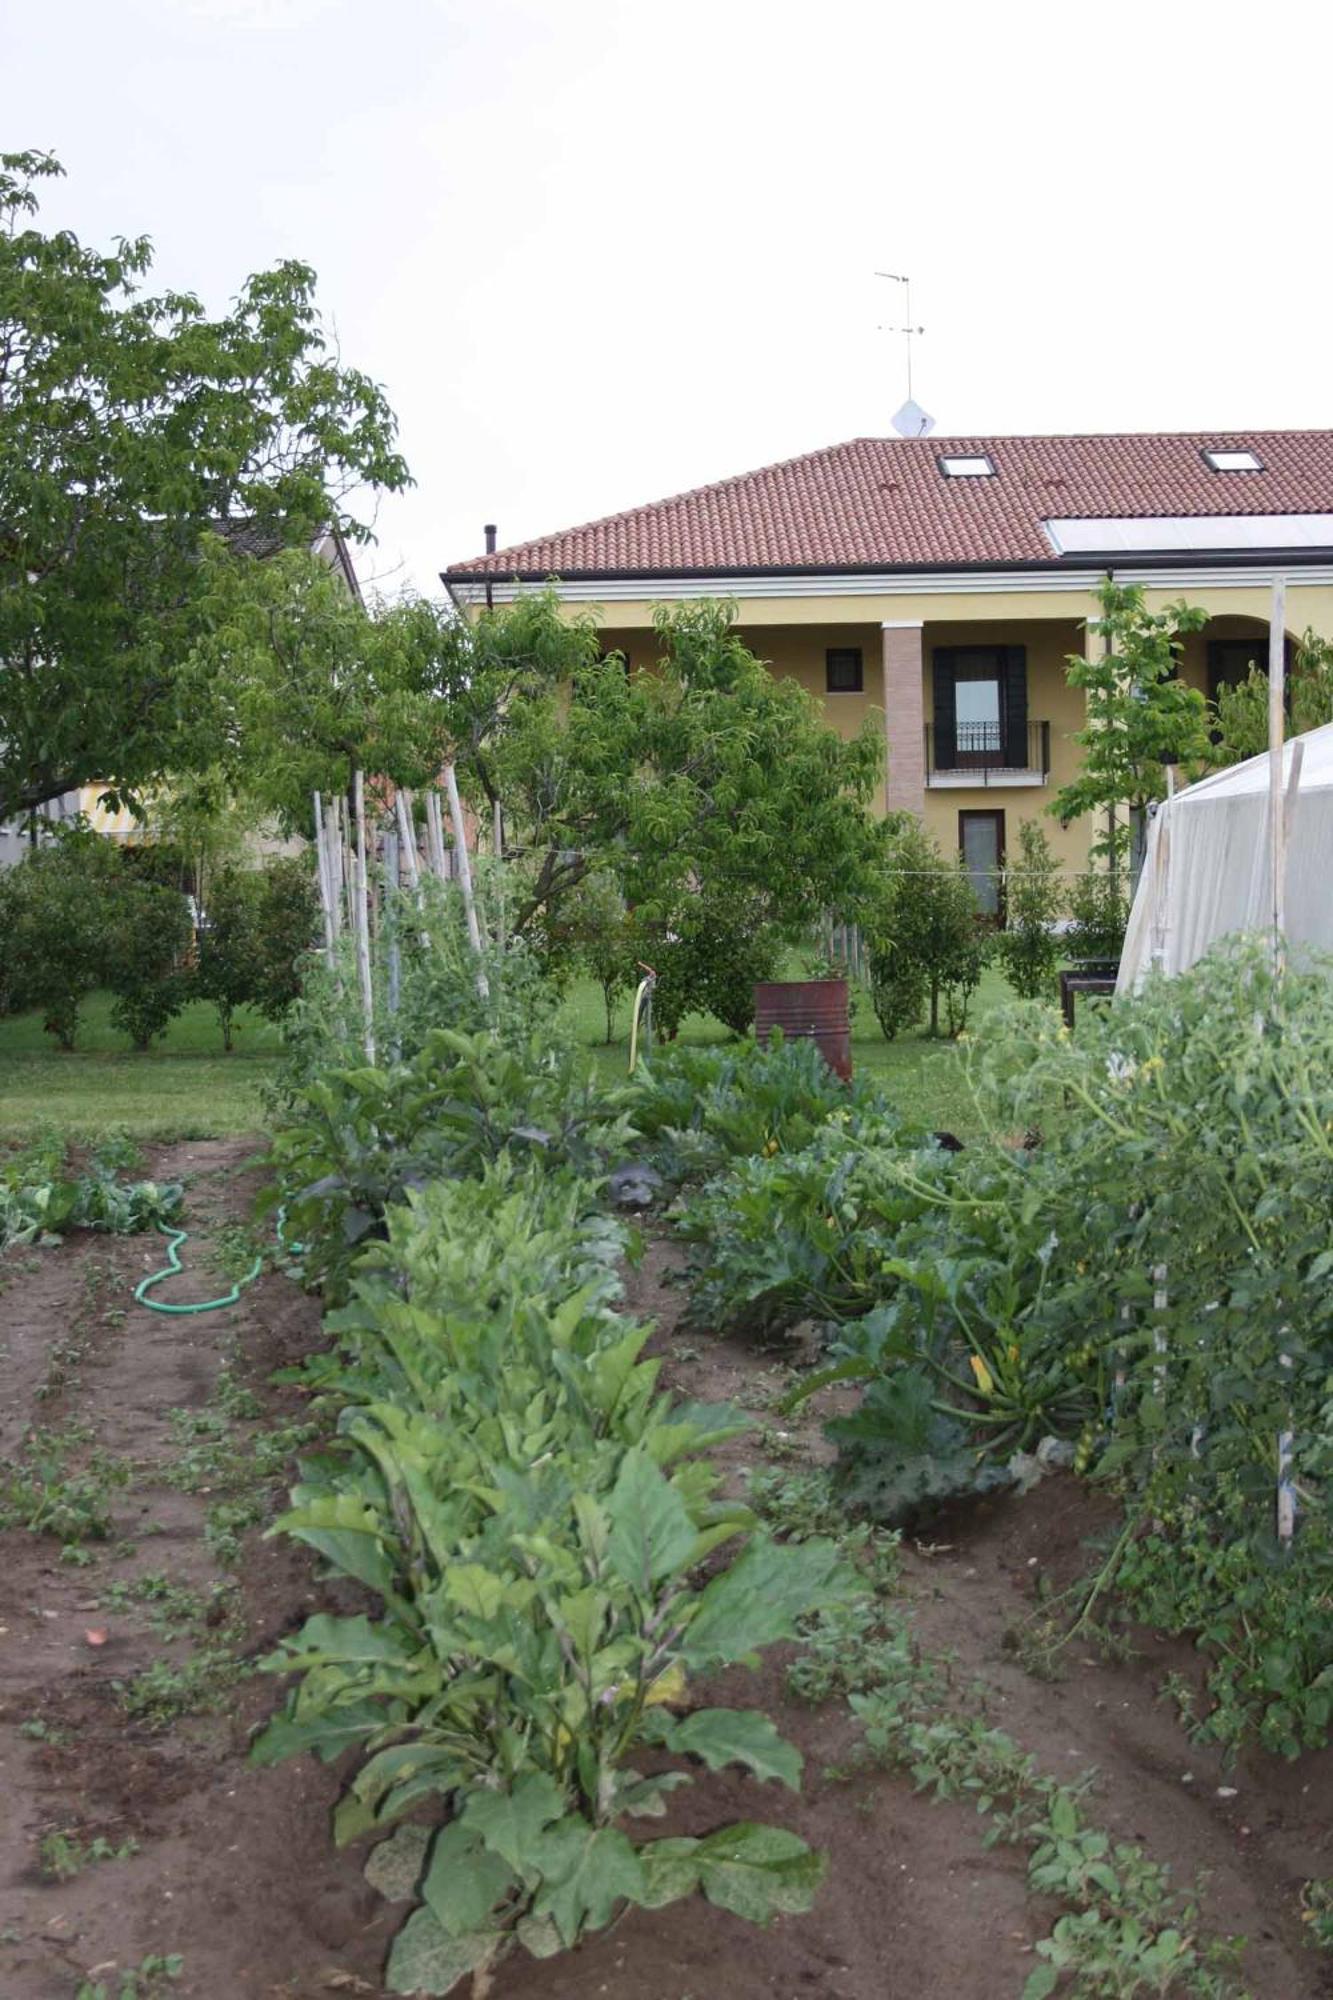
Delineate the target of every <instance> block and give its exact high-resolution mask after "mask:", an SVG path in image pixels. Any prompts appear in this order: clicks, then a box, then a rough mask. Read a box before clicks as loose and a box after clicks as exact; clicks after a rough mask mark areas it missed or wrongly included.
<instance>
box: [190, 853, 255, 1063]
mask: <svg viewBox="0 0 1333 2000" xmlns="http://www.w3.org/2000/svg"><path fill="white" fill-rule="evenodd" d="M255 882H256V878H255V876H254V875H253V874H251V873H247V872H246V871H245V870H243V869H240V868H223V869H218V870H217V871H216V872H215V873H214V875H213V877H212V880H211V882H210V884H209V889H208V903H207V908H206V912H205V922H204V925H203V927H202V929H201V931H200V934H199V959H198V963H197V965H196V967H195V973H194V990H195V992H196V993H197V994H198V995H199V997H200V999H202V1000H211V1001H212V1002H213V1005H214V1007H215V1008H216V1009H217V1017H218V1026H219V1027H220V1028H221V1030H222V1046H223V1048H224V1049H225V1050H226V1051H227V1053H228V1054H230V1053H231V1050H232V1047H233V1045H234V1041H235V1025H234V1017H235V1013H236V1009H237V1008H238V1007H242V1006H244V1005H246V1004H247V1003H248V1002H249V1001H251V1000H253V999H254V997H255V974H254V956H255V918H256V908H255V906H256V895H255Z"/></svg>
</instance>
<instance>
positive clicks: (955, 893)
mask: <svg viewBox="0 0 1333 2000" xmlns="http://www.w3.org/2000/svg"><path fill="white" fill-rule="evenodd" d="M862 929H863V931H864V932H865V937H866V945H867V948H868V952H869V962H870V991H871V998H872V1001H873V1004H874V1008H875V1017H876V1019H877V1020H878V1022H879V1024H880V1027H881V1028H882V1029H883V1030H884V1033H885V1035H886V1036H887V1037H888V1038H889V1040H890V1041H892V1039H893V1038H894V1036H895V1035H897V1034H899V1033H900V1032H901V1031H902V1030H903V1029H904V1028H908V1027H911V1026H912V1025H914V1023H915V1022H917V1021H919V1020H920V1018H921V1015H922V1014H923V1012H925V1011H926V1009H927V1006H928V1007H929V1021H930V1033H931V1034H932V1035H937V1034H938V1033H939V1031H940V1017H941V1002H943V1009H944V1019H945V1024H946V1027H947V1031H948V1033H949V1034H950V1035H957V1034H959V1033H961V1031H962V1029H963V1027H964V1026H965V1025H966V1022H967V1008H968V1002H969V1000H970V998H971V996H972V994H973V993H974V992H975V991H976V988H977V985H978V983H979V981H980V979H981V974H982V970H983V968H984V966H985V962H986V954H987V949H988V942H987V938H986V935H985V933H984V932H983V931H982V929H981V924H980V917H979V913H978V910H977V899H976V896H975V894H974V892H973V889H972V885H971V883H970V882H969V881H968V878H967V876H966V874H965V873H964V872H963V867H962V864H961V862H960V861H958V860H953V861H946V860H945V858H944V856H943V855H942V854H941V853H940V851H939V848H938V847H937V846H936V844H935V842H934V841H933V840H932V839H931V837H930V835H929V834H928V833H927V832H926V831H925V829H924V827H922V826H921V825H920V824H919V823H918V821H916V820H915V819H912V818H910V817H909V816H906V815H905V816H904V817H903V818H902V819H901V820H900V821H899V822H898V823H897V824H896V825H895V826H892V827H891V828H890V829H889V831H888V835H887V848H886V854H885V865H884V873H883V875H882V877H881V879H880V882H879V884H878V887H877V889H876V890H875V891H874V892H872V894H871V895H870V897H869V898H868V902H867V907H866V909H865V910H864V912H863V915H862Z"/></svg>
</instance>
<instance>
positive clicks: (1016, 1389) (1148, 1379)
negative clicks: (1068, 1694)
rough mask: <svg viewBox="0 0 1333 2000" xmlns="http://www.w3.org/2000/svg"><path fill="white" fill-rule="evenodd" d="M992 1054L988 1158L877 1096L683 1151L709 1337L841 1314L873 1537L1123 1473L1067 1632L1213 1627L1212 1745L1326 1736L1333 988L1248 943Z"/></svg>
mask: <svg viewBox="0 0 1333 2000" xmlns="http://www.w3.org/2000/svg"><path fill="white" fill-rule="evenodd" d="M964 1056H965V1060H966V1063H967V1067H968V1073H969V1076H970V1079H971V1082H972V1086H973V1089H974V1094H975V1097H976V1103H977V1118H978V1122H979V1125H980V1126H981V1127H982V1136H980V1137H979V1138H978V1139H977V1140H975V1141H970V1142H969V1143H968V1145H967V1146H966V1147H965V1148H963V1149H962V1150H960V1151H958V1150H952V1149H948V1148H945V1147H943V1146H941V1145H940V1144H939V1143H938V1141H937V1140H936V1138H935V1137H934V1136H933V1135H931V1134H929V1133H925V1132H922V1131H918V1130H913V1129H909V1128H907V1127H904V1126H903V1124H902V1123H901V1121H900V1120H898V1119H897V1118H896V1117H895V1116H894V1114H893V1113H892V1112H891V1111H890V1110H889V1109H888V1108H887V1107H886V1106H884V1105H883V1104H881V1103H877V1102H875V1101H874V1100H873V1099H872V1098H868V1097H865V1096H861V1097H852V1098H847V1099H844V1100H843V1101H842V1103H841V1104H838V1105H835V1106H833V1107H832V1108H831V1109H829V1111H828V1112H827V1115H825V1116H824V1117H823V1118H822V1119H821V1120H819V1121H818V1122H817V1124H816V1126H815V1128H814V1129H813V1130H812V1131H810V1132H809V1133H808V1134H806V1133H804V1132H801V1131H798V1130H795V1128H793V1132H792V1134H791V1135H790V1137H789V1136H788V1135H786V1134H783V1133H779V1132H777V1131H776V1130H775V1131H774V1132H773V1133H770V1134H769V1135H768V1137H767V1138H766V1139H765V1140H764V1141H762V1142H761V1143H759V1144H747V1145H746V1146H745V1147H744V1148H743V1149H742V1150H741V1151H740V1152H739V1154H738V1155H737V1156H736V1157H734V1158H731V1159H729V1160H725V1161H724V1160H721V1159H720V1157H719V1158H715V1159H713V1160H711V1161H710V1160H708V1159H706V1158H699V1159H691V1158H690V1157H689V1148H690V1146H691V1145H693V1144H696V1141H695V1140H694V1139H689V1138H687V1139H686V1141H685V1142H684V1152H683V1154H682V1157H681V1158H680V1159H679V1160H678V1162H677V1168H678V1171H680V1172H682V1173H683V1174H684V1176H685V1178H686V1179H687V1180H688V1179H690V1178H691V1177H692V1179H693V1185H691V1186H690V1187H689V1188H688V1189H687V1192H686V1197H685V1200H684V1202H683V1206H682V1210H681V1213H680V1216H679V1227H680V1229H681V1231H682V1233H683V1234H684V1236H685V1237H686V1239H687V1240H688V1242H689V1245H690V1251H689V1257H690V1273H689V1281H690V1287H691V1311H692V1313H693V1316H694V1318H695V1319H696V1320H697V1321H698V1323H699V1324H700V1325H701V1326H713V1327H718V1326H722V1327H735V1326H738V1325H745V1324H750V1325H758V1326H762V1327H764V1328H765V1329H767V1330H769V1331H773V1330H776V1329H780V1328H783V1327H790V1326H792V1325H794V1324H795V1323H797V1322H799V1321H807V1320H809V1321H814V1322H815V1323H816V1324H817V1325H818V1326H820V1327H821V1329H822V1334H823V1340H824V1346H825V1360H826V1366H825V1367H823V1368H821V1369H818V1370H817V1371H816V1372H815V1373H814V1374H812V1375H811V1376H810V1377H808V1378H807V1379H806V1380H805V1381H804V1382H803V1383H802V1384H801V1385H800V1387H799V1388H798V1389H797V1390H796V1391H795V1392H794V1394H795V1396H796V1397H798V1398H799V1397H801V1396H803V1395H808V1394H810V1393H813V1392H814V1391H815V1390H817V1389H819V1388H821V1387H823V1386H826V1385H827V1384H829V1383H830V1382H833V1381H840V1382H844V1383H847V1382H859V1383H861V1384H862V1385H863V1387H862V1393H861V1397H860V1400H859V1403H858V1405H857V1407H856V1408H855V1409H854V1410H853V1411H852V1412H851V1413H850V1414H847V1415H843V1416H841V1417H839V1418H836V1419H834V1420H832V1421H830V1423H829V1424H828V1430H829V1433H830V1435H831V1436H832V1437H833V1439H834V1440H835V1442H836V1444H837V1446H838V1451H839V1461H838V1469H839V1480H840V1490H841V1492H842V1494H843V1497H844V1500H845V1502H846V1504H847V1505H848V1506H849V1508H852V1509H854V1510H861V1511H864V1512H865V1513H867V1514H868V1515H870V1516H871V1517H873V1518H878V1519H882V1520H890V1521H895V1520H903V1519H906V1518H910V1517H911V1516H912V1515H913V1514H914V1513H915V1514H919V1513H920V1512H921V1510H923V1509H924V1508H927V1507H929V1506H931V1505H934V1504H936V1503H938V1502H940V1501H942V1500H946V1499H956V1498H959V1497H961V1496H965V1495H967V1494H969V1493H973V1492H977V1491H981V1490H985V1489H986V1488H990V1487H1003V1486H1022V1485H1024V1484H1026V1483H1027V1482H1029V1481H1030V1480H1031V1479H1033V1478H1035V1477H1037V1476H1040V1474H1041V1472H1042V1471H1043V1470H1044V1469H1045V1468H1046V1467H1047V1466H1049V1465H1050V1464H1051V1463H1053V1462H1054V1463H1056V1464H1067V1465H1072V1467H1073V1469H1074V1470H1075V1472H1077V1473H1079V1474H1081V1475H1083V1476H1086V1477H1087V1478H1088V1479H1090V1480H1094V1481H1096V1482H1097V1483H1098V1485H1099V1486H1100V1487H1101V1488H1102V1489H1103V1490H1104V1491H1106V1492H1107V1493H1108V1494H1110V1495H1112V1496H1114V1498H1115V1499H1116V1500H1117V1501H1118V1502H1119V1504H1120V1506H1121V1508H1122V1510H1123V1513H1122V1527H1121V1529H1120V1531H1119V1533H1118V1534H1117V1535H1116V1536H1115V1538H1114V1540H1113V1542H1112V1544H1111V1546H1110V1547H1109V1549H1108V1551H1107V1552H1106V1555H1105V1559H1104V1560H1103V1561H1102V1562H1101V1563H1100V1564H1099V1566H1098V1568H1097V1571H1096V1574H1095V1575H1093V1576H1091V1577H1089V1578H1088V1580H1087V1582H1086V1585H1085V1586H1084V1587H1083V1588H1082V1590H1081V1593H1080V1594H1079V1595H1078V1596H1077V1597H1076V1599H1075V1601H1074V1602H1073V1603H1072V1604H1071V1606H1070V1607H1069V1608H1068V1622H1067V1623H1066V1624H1064V1625H1059V1624H1057V1623H1054V1622H1049V1621H1048V1629H1047V1631H1046V1633H1045V1634H1044V1635H1043V1643H1044V1644H1046V1645H1047V1647H1048V1648H1054V1649H1055V1650H1058V1648H1059V1645H1060V1643H1061V1641H1062V1639H1063V1638H1064V1637H1065V1636H1067V1634H1068V1633H1069V1632H1070V1631H1072V1630H1073V1629H1086V1626H1087V1623H1088V1621H1089V1620H1090V1619H1091V1618H1092V1616H1093V1614H1094V1612H1096V1614H1097V1615H1098V1616H1101V1615H1102V1614H1103V1613H1104V1611H1105V1608H1106V1606H1108V1605H1110V1604H1117V1605H1119V1606H1120V1607H1121V1608H1122V1610H1123V1612H1124V1613H1126V1614H1133V1615H1135V1616H1137V1617H1138V1618H1139V1619H1141V1620H1143V1621H1145V1622H1147V1623H1150V1624H1151V1625H1153V1626H1154V1627H1156V1628H1158V1629H1162V1630H1166V1631H1169V1632H1172V1633H1184V1634H1188V1635H1191V1636H1192V1637H1194V1638H1195V1639H1196V1640H1197V1642H1198V1645H1199V1649H1200V1653H1201V1674H1202V1686H1201V1687H1199V1688H1190V1687H1186V1686H1184V1685H1183V1684H1182V1685H1181V1686H1180V1687H1179V1689H1178V1693H1179V1695H1180V1698H1181V1701H1182V1706H1183V1708H1184V1709H1185V1711H1186V1712H1185V1719H1186V1721H1187V1722H1188V1723H1189V1724H1190V1726H1191V1727H1193V1728H1194V1729H1196V1730H1197V1731H1198V1732H1199V1733H1200V1734H1201V1735H1203V1736H1204V1737H1206V1738H1210V1739H1213V1740H1215V1741H1218V1742H1219V1743H1221V1744H1223V1745H1224V1746H1226V1747H1227V1748H1228V1749H1233V1750H1234V1749H1235V1748H1236V1747H1238V1746H1239V1745H1240V1744H1241V1743H1242V1742H1243V1741H1244V1740H1245V1739H1246V1738H1247V1737H1248V1736H1250V1735H1251V1734H1257V1736H1258V1738H1259V1740H1260V1741H1261V1742H1262V1743H1263V1744H1264V1745H1265V1746H1266V1747H1268V1748H1270V1749H1272V1750H1275V1751H1278V1752H1281V1753H1283V1754H1285V1755H1288V1756H1294V1755H1296V1754H1297V1753H1298V1752H1299V1751H1300V1750H1302V1749H1303V1748H1306V1747H1310V1746H1315V1745H1319V1744H1322V1743H1324V1742H1326V1741H1327V1740H1328V1737H1329V1734H1330V1724H1331V1723H1333V1665H1331V1664H1330V1662H1333V1519H1331V1516H1330V1493H1331V1492H1333V1483H1331V1482H1333V1286H1330V1283H1329V1277H1330V1274H1331V1273H1333V1247H1331V1246H1330V1228H1329V1215H1330V1213H1331V1212H1333V1063H1331V1062H1330V1057H1331V1056H1333V981H1331V980H1330V977H1329V968H1328V967H1326V966H1321V967H1315V968H1307V969H1305V970H1289V971H1287V972H1285V973H1284V974H1281V975H1275V974H1274V972H1273V970H1272V968H1271V966H1270V965H1269V964H1268V962H1267V960H1266V958H1265V956H1264V955H1263V954H1262V953H1261V952H1256V951H1248V950H1245V949H1240V948H1236V949H1230V950H1224V951H1222V952H1221V953H1219V954H1218V955H1216V956H1215V957H1213V958H1212V959H1210V960H1208V961H1205V962H1204V963H1203V964H1202V965H1201V966H1200V967H1198V968H1197V969H1196V970H1195V971H1194V972H1193V973H1191V974H1190V975H1188V976H1187V977H1185V978H1182V979H1178V980H1174V981H1171V982H1165V981H1163V982H1158V983H1154V984H1152V985H1150V986H1149V987H1148V988H1147V989H1146V990H1145V991H1144V993H1143V994H1141V995H1140V996H1139V997H1138V998H1137V999H1134V1000H1132V1001H1122V1002H1120V1003H1118V1004H1117V1005H1116V1006H1115V1007H1114V1008H1113V1009H1108V1010H1106V1011H1104V1012H1102V1013H1090V1014H1089V1015H1088V1016H1087V1017H1086V1019H1085V1020H1083V1021H1081V1022H1080V1026H1079V1033H1078V1037H1077V1039H1076V1040H1075V1039H1072V1038H1071V1037H1070V1036H1069V1035H1068V1033H1067V1032H1066V1031H1065V1030H1064V1029H1063V1027H1062V1026H1060V1025H1059V1024H1058V1022H1057V1020H1056V1019H1055V1018H1054V1016H1053V1015H1052V1013H1051V1012H1050V1011H1049V1010H1047V1009H1045V1008H1041V1007H1035V1006H1034V1007H1026V1008H1023V1007H1019V1008H1014V1009H1011V1010H1010V1011H1009V1012H1008V1013H1007V1014H1005V1015H1003V1016H1001V1017H999V1018H998V1019H997V1020H996V1021H995V1023H994V1024H993V1025H992V1026H988V1029H987V1032H986V1034H985V1035H984V1037H983V1038H981V1039H979V1040H978V1041H975V1042H972V1043H969V1044H966V1045H965V1050H964ZM706 1095H707V1092H706V1090H705V1092H704V1096H705V1097H706ZM707 1123H708V1113H707V1111H706V1110H701V1111H698V1112H697V1113H696V1115H695V1123H694V1129H695V1130H696V1131H697V1130H700V1129H703V1130H706V1128H707ZM700 1169H702V1171H699V1170H700Z"/></svg>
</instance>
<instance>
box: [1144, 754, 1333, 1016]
mask: <svg viewBox="0 0 1333 2000" xmlns="http://www.w3.org/2000/svg"><path fill="white" fill-rule="evenodd" d="M1282 757H1283V764H1282V782H1283V797H1284V800H1285V815H1279V817H1283V816H1285V820H1286V842H1285V846H1286V898H1285V921H1284V924H1283V929H1284V932H1285V935H1286V939H1287V943H1288V945H1289V946H1295V947H1299V946H1301V945H1306V946H1310V947H1312V948H1314V949H1317V950H1320V951H1327V952H1333V723H1327V724H1326V725H1325V726H1324V727H1323V728H1322V729H1311V730H1308V731H1307V732H1306V734H1305V735H1304V736H1296V737H1293V738H1292V740H1291V741H1290V742H1289V743H1286V744H1284V746H1283V752H1282ZM1269 778H1270V765H1269V755H1268V752H1267V751H1264V752H1263V753H1262V754H1261V755H1260V756H1258V757H1251V758H1249V759H1248V760H1247V761H1246V762H1245V763H1244V764H1233V765H1232V766H1231V768H1230V769H1229V770H1225V771H1216V772H1214V773H1213V774H1212V775H1211V776H1209V777H1207V778H1203V779H1201V780H1200V781H1199V783H1198V784H1197V785H1190V786H1188V787H1187V788H1186V789H1185V790H1184V791H1182V792H1177V793H1176V795H1175V797H1174V798H1171V799H1168V800H1165V801H1163V803H1162V804H1161V805H1160V806H1159V807H1158V809H1157V812H1156V813H1155V815H1154V817H1153V821H1152V825H1151V827H1150V828H1149V831H1148V845H1147V852H1146V854H1145V856H1144V863H1143V872H1142V874H1141V875H1140V877H1139V886H1138V891H1137V893H1136V895H1135V897H1134V907H1133V909H1132V911H1131V912H1130V918H1129V928H1128V930H1127V932H1126V934H1125V948H1124V951H1123V953H1122V955H1121V959H1120V976H1119V979H1118V981H1117V986H1116V990H1117V992H1119V993H1127V992H1133V991H1135V990H1136V989H1137V988H1138V987H1139V986H1141V985H1142V983H1143V981H1144V979H1145V978H1146V977H1147V975H1148V973H1149V972H1150V971H1152V970H1154V969H1160V970H1161V971H1163V972H1167V973H1176V972H1184V971H1186V970H1187V968H1188V967H1189V966H1191V965H1193V964H1194V962H1195V960H1196V959H1199V958H1202V957H1203V955H1204V953H1205V952H1206V951H1208V950H1209V948H1210V947H1211V946H1212V945H1214V944H1215V943H1216V942H1217V941H1218V939H1219V938H1224V937H1228V936H1230V935H1232V934H1233V933H1235V932H1237V931H1269V930H1271V927H1272V921H1273V876H1272V859H1271V852H1272V849H1271V830H1270V823H1269V811H1270V808H1269Z"/></svg>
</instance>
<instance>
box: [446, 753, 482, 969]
mask: <svg viewBox="0 0 1333 2000" xmlns="http://www.w3.org/2000/svg"><path fill="white" fill-rule="evenodd" d="M444 788H445V791H446V793H447V794H448V798H449V818H450V821H451V823H452V825H453V830H454V853H455V855H456V856H457V860H458V886H459V888H460V889H461V890H462V892H463V913H464V915H465V916H466V918H467V934H468V937H469V939H470V940H471V944H472V949H473V951H474V952H475V953H476V954H477V991H478V993H479V994H480V995H481V997H482V999H483V1000H489V999H490V997H491V987H490V981H489V980H488V979H487V977H486V968H485V966H484V965H483V964H482V962H481V927H480V925H479V924H478V922H477V900H476V897H475V896H474V895H473V893H472V863H471V861H470V860H469V859H468V851H467V828H466V827H465V826H464V824H463V802H462V800H461V799H460V798H459V796H458V779H457V777H456V776H455V775H454V767H453V765H452V764H446V765H445V767H444Z"/></svg>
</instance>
